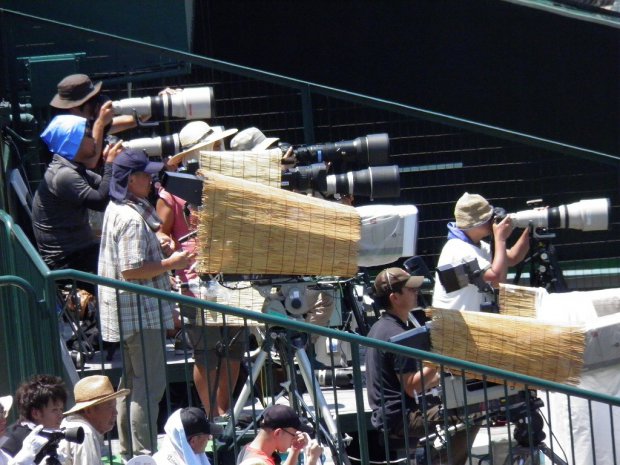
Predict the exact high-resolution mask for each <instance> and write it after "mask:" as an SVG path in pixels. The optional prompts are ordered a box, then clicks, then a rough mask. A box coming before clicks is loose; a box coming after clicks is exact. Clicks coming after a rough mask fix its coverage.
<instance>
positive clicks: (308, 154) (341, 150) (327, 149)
mask: <svg viewBox="0 0 620 465" xmlns="http://www.w3.org/2000/svg"><path fill="white" fill-rule="evenodd" d="M389 149H390V138H389V136H388V135H387V134H384V133H383V134H369V135H367V136H364V137H358V138H356V139H353V140H347V141H341V142H327V143H324V144H314V145H297V146H294V147H293V153H294V155H295V158H296V159H297V163H300V164H309V163H317V162H319V163H320V162H340V161H347V162H355V163H356V164H357V165H361V166H377V165H385V164H387V163H388V153H389Z"/></svg>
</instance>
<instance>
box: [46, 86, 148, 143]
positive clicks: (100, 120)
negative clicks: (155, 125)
mask: <svg viewBox="0 0 620 465" xmlns="http://www.w3.org/2000/svg"><path fill="white" fill-rule="evenodd" d="M50 105H51V106H52V107H53V108H55V109H57V112H58V113H62V114H69V115H74V116H80V117H82V118H85V119H87V120H88V121H89V122H90V125H91V127H92V134H93V139H94V141H95V147H96V150H97V153H101V150H102V148H103V139H104V137H105V134H106V133H109V134H115V133H117V132H120V131H124V130H126V129H131V128H134V127H136V121H135V119H134V117H133V116H131V115H120V116H114V110H113V109H112V101H111V100H109V99H107V98H105V97H102V96H101V81H99V82H96V83H93V82H92V81H91V79H90V78H89V77H88V76H87V75H85V74H71V75H69V76H66V77H64V78H63V79H62V80H61V81H60V82H59V83H58V86H57V93H56V95H54V98H52V100H51V102H50Z"/></svg>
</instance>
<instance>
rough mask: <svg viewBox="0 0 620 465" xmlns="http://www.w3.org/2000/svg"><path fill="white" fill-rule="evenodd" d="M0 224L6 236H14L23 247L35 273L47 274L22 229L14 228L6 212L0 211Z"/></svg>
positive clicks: (42, 262)
mask: <svg viewBox="0 0 620 465" xmlns="http://www.w3.org/2000/svg"><path fill="white" fill-rule="evenodd" d="M0 222H1V223H2V224H4V228H5V231H6V234H7V236H9V235H11V234H14V235H15V237H16V239H17V242H18V243H19V244H20V245H21V246H22V247H23V250H24V252H26V255H28V258H29V259H30V261H31V263H32V264H33V265H34V266H35V267H36V269H37V271H38V272H39V273H40V274H41V275H43V276H45V275H46V274H47V273H49V268H48V267H47V265H46V264H45V262H44V261H43V260H42V259H41V256H40V255H39V253H38V252H37V250H36V249H35V248H34V246H33V245H32V243H31V242H30V240H29V239H28V237H27V236H26V234H25V233H24V231H23V230H22V228H20V227H16V224H15V221H14V220H13V217H12V216H11V215H9V214H8V213H7V212H6V211H4V210H0ZM11 267H12V269H13V270H14V264H11Z"/></svg>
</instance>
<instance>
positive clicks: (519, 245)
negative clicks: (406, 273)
mask: <svg viewBox="0 0 620 465" xmlns="http://www.w3.org/2000/svg"><path fill="white" fill-rule="evenodd" d="M454 217H455V219H456V222H454V223H448V242H447V243H446V244H445V245H444V247H443V249H442V251H441V255H440V256H439V261H438V263H437V266H438V267H440V266H443V265H454V266H456V265H460V264H462V263H466V262H470V261H472V260H475V261H476V262H477V264H478V266H479V268H480V270H481V277H482V279H483V280H484V281H486V282H488V283H491V284H492V285H493V286H494V287H497V286H498V285H499V283H503V282H505V281H506V276H507V273H508V268H509V267H510V266H514V265H516V264H518V263H520V262H521V261H522V260H523V259H524V258H525V257H526V255H527V253H528V251H529V248H530V241H529V230H528V229H527V228H526V229H525V230H524V231H523V233H521V236H520V237H519V239H518V240H517V242H516V243H515V245H514V246H513V247H512V248H510V249H508V248H507V246H506V242H507V241H508V238H509V237H510V235H511V234H512V231H513V229H514V227H513V225H512V220H511V218H510V217H509V216H506V217H505V218H503V219H502V220H501V221H499V222H497V221H494V214H493V207H492V206H491V205H490V204H489V202H488V201H487V200H486V199H485V198H484V197H482V196H481V195H478V194H469V193H467V192H465V193H464V194H463V195H462V196H461V198H460V199H459V200H458V201H457V203H456V206H455V208H454ZM489 235H492V237H493V244H494V250H493V255H492V254H491V244H490V243H488V242H485V241H484V240H483V239H484V238H486V237H488V236H489ZM493 300H494V299H493V296H492V295H489V294H488V293H485V292H480V291H479V289H478V287H477V286H476V285H474V284H472V283H471V282H470V283H469V284H468V285H467V286H465V287H463V288H461V289H458V290H456V291H452V292H449V293H448V292H446V290H445V288H444V287H443V285H442V284H441V281H440V279H439V277H438V276H437V277H436V279H435V289H434V291H433V306H434V307H438V308H447V309H454V310H470V311H479V310H480V307H481V305H483V306H484V305H485V304H489V303H493Z"/></svg>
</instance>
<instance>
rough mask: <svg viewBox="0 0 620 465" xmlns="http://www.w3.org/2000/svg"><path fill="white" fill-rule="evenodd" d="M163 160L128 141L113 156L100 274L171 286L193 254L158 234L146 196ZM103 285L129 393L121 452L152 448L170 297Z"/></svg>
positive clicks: (105, 317) (104, 310)
mask: <svg viewBox="0 0 620 465" xmlns="http://www.w3.org/2000/svg"><path fill="white" fill-rule="evenodd" d="M162 168H163V163H156V162H151V161H150V160H149V158H148V157H147V155H146V154H145V153H144V152H142V151H134V150H131V149H124V150H123V152H121V153H120V154H119V155H118V156H117V157H116V159H115V160H114V166H113V169H112V180H111V182H110V196H111V197H112V200H111V201H110V203H109V204H108V207H107V209H106V212H105V217H104V220H103V232H102V237H101V249H100V254H99V275H100V276H104V277H107V278H111V279H115V280H120V281H128V282H132V283H136V284H140V285H143V286H148V287H152V288H155V289H159V290H162V291H168V292H169V291H171V287H170V271H172V270H182V269H185V268H187V267H188V266H189V265H190V264H191V262H192V260H193V258H194V255H193V254H190V253H188V252H187V251H184V250H183V251H175V252H173V253H172V254H171V255H170V256H169V257H164V255H163V252H162V250H161V247H160V242H159V239H158V237H157V234H156V233H157V232H158V231H159V230H160V227H161V220H160V219H159V217H158V216H157V214H156V213H155V209H154V208H153V206H152V205H151V204H150V203H149V202H148V200H147V197H148V195H149V192H150V189H151V184H152V178H151V176H152V175H153V174H156V173H159V172H160V171H161V169H162ZM98 291H99V311H100V315H101V318H100V320H101V334H102V337H103V340H105V341H110V342H119V341H120V342H121V344H122V347H123V375H122V377H121V383H120V385H121V386H122V387H127V388H129V389H131V395H130V396H128V397H127V398H126V399H121V400H119V407H118V410H119V416H118V426H119V440H120V449H121V450H120V452H121V455H122V456H123V457H124V458H129V456H131V455H140V454H148V453H152V452H154V451H155V449H156V435H157V414H158V410H159V401H160V399H161V397H162V396H163V394H164V391H165V389H166V375H165V372H166V370H165V367H166V361H165V357H164V355H165V354H164V351H165V348H164V347H163V346H162V330H166V329H172V328H173V324H172V310H173V304H172V302H170V301H167V300H161V301H160V300H159V299H157V298H153V297H148V296H144V295H138V294H136V293H133V292H121V293H119V292H118V291H117V289H114V288H112V287H107V286H101V285H100V286H99V287H98ZM121 338H122V339H121ZM147 381H148V386H147V385H146V382H147ZM127 403H129V409H130V412H129V418H128V416H127V409H128V406H127ZM130 425H131V428H130ZM130 446H131V447H130ZM132 449H133V450H132Z"/></svg>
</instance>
